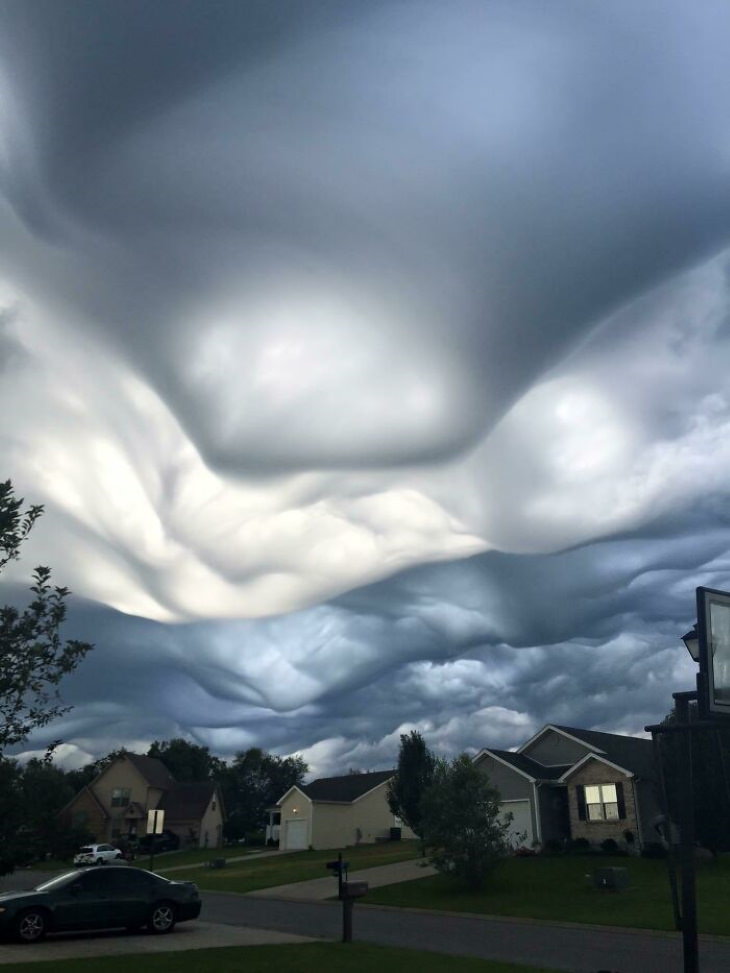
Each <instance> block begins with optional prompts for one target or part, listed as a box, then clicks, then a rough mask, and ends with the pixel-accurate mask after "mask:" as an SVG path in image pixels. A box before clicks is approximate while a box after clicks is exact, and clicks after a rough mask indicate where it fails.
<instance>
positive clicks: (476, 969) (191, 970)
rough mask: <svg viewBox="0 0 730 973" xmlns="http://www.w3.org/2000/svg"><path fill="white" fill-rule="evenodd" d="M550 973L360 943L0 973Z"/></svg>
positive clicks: (44, 965)
mask: <svg viewBox="0 0 730 973" xmlns="http://www.w3.org/2000/svg"><path fill="white" fill-rule="evenodd" d="M130 965H133V967H134V971H135V973H200V970H215V973H241V970H245V971H246V973H271V971H272V970H276V973H322V970H328V969H329V970H337V973H375V971H378V973H379V971H382V970H398V973H550V971H549V970H547V968H546V967H535V966H522V965H515V964H512V963H493V962H491V961H489V960H483V959H475V958H473V957H469V956H446V955H444V954H442V953H427V952H424V951H422V950H415V949H400V948H396V947H392V946H371V945H368V944H364V943H303V944H301V945H300V944H291V945H290V944H286V945H281V946H223V947H220V948H218V949H192V950H190V951H189V952H170V953H157V954H154V955H150V954H141V955H140V954H134V955H131V956H130V955H129V954H125V955H124V956H105V957H104V959H103V961H100V958H99V957H98V956H96V957H89V958H88V959H69V960H46V961H41V962H38V963H8V964H3V966H2V967H1V968H2V970H3V973H27V971H28V969H41V970H45V969H48V970H49V971H50V970H53V973H96V971H98V970H99V969H100V968H102V967H103V970H104V973H129V968H130Z"/></svg>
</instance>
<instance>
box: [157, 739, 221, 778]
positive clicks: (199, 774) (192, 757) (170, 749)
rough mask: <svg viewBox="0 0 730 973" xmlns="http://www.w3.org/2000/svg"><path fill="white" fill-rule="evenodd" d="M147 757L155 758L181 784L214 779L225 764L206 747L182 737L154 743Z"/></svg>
mask: <svg viewBox="0 0 730 973" xmlns="http://www.w3.org/2000/svg"><path fill="white" fill-rule="evenodd" d="M147 756H148V757H157V759H158V760H161V761H162V763H163V764H164V765H165V766H166V767H167V769H168V770H169V771H170V773H171V774H172V776H173V777H174V778H175V780H177V781H179V782H180V783H181V784H185V783H195V782H196V781H201V780H214V779H216V778H217V777H218V776H219V775H220V773H221V771H222V770H223V767H224V766H225V764H224V763H223V761H222V760H219V759H218V757H214V756H213V755H212V754H211V752H210V750H209V749H208V748H207V747H203V746H200V745H199V744H197V743H189V742H188V741H187V740H183V739H182V737H175V738H174V739H173V740H163V741H162V742H159V741H157V740H155V742H154V743H153V744H152V745H151V746H150V748H149V750H148V751H147Z"/></svg>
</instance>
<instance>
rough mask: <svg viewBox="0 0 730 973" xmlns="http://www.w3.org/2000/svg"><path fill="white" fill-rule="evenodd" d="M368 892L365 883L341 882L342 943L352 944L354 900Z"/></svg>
mask: <svg viewBox="0 0 730 973" xmlns="http://www.w3.org/2000/svg"><path fill="white" fill-rule="evenodd" d="M367 890H368V883H367V882H343V884H342V942H343V943H351V942H352V910H353V908H354V906H355V899H359V898H361V897H362V896H363V895H365V894H366V892H367Z"/></svg>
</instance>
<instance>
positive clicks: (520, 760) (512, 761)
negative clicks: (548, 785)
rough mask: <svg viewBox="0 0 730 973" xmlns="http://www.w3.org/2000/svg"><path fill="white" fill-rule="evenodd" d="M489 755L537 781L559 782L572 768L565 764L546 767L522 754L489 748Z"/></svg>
mask: <svg viewBox="0 0 730 973" xmlns="http://www.w3.org/2000/svg"><path fill="white" fill-rule="evenodd" d="M487 753H491V754H494V756H495V757H499V758H500V760H504V762H505V763H507V764H509V765H510V766H511V767H514V768H515V770H521V771H522V772H523V773H525V774H529V775H530V777H533V778H534V779H535V780H557V779H558V778H559V777H562V775H563V774H564V773H565V771H566V770H567V769H568V768H569V767H570V766H571V764H565V766H562V767H546V766H545V765H544V764H541V763H538V762H537V760H533V759H532V757H526V756H525V755H524V754H522V753H513V752H512V751H511V750H495V749H494V748H493V747H489V748H488V749H487Z"/></svg>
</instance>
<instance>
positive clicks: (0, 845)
mask: <svg viewBox="0 0 730 973" xmlns="http://www.w3.org/2000/svg"><path fill="white" fill-rule="evenodd" d="M22 823H23V800H22V791H21V770H20V767H19V766H18V762H17V760H12V759H9V758H7V757H3V756H2V755H0V875H6V874H7V873H8V872H12V871H13V869H14V868H15V865H16V864H17V862H18V847H17V834H18V830H19V828H20V827H21V825H22Z"/></svg>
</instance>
